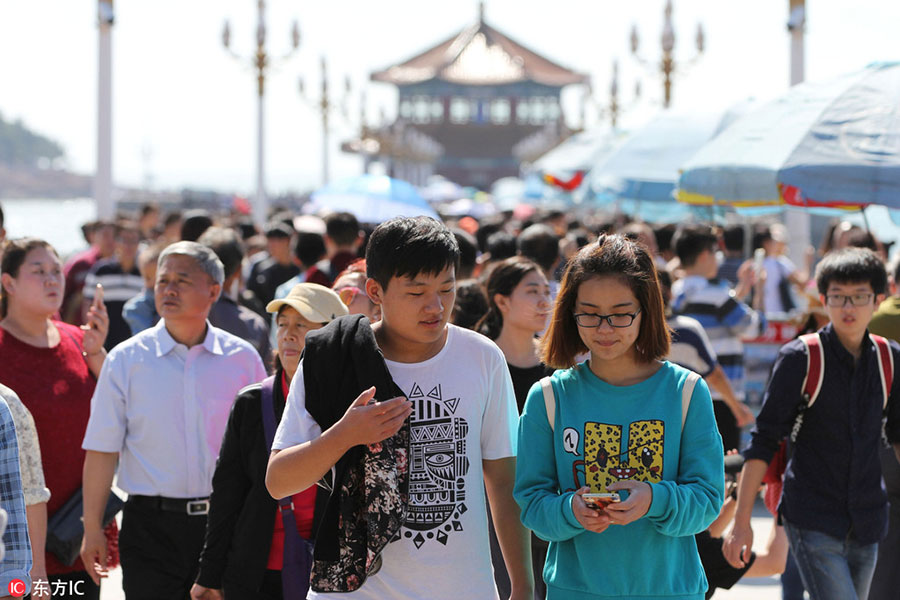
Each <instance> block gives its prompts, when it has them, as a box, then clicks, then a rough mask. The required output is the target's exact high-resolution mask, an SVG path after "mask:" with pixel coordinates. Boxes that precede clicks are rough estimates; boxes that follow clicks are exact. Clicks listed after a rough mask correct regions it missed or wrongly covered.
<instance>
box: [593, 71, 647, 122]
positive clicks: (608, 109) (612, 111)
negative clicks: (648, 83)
mask: <svg viewBox="0 0 900 600" xmlns="http://www.w3.org/2000/svg"><path fill="white" fill-rule="evenodd" d="M640 97H641V85H640V82H637V83H635V87H634V102H637V100H638V99H639V98H640ZM589 104H591V105H593V106H595V108H596V109H597V116H598V119H599V120H601V121H602V120H603V119H605V118H607V117H608V118H609V124H610V127H612V129H616V127H617V125H618V123H619V116H620V115H621V114H622V112H627V110H628V108H629V107H628V106H625V107H623V106H622V104H621V103H620V102H619V61H618V60H613V66H612V76H611V77H610V81H609V101H608V103H607V104H605V105H604V104H603V102H602V101H600V100H597V99H595V98H594V89H593V86H591V83H590V81H588V82H587V83H586V84H585V89H584V95H583V96H582V98H581V128H582V129H586V128H587V107H588V105H589ZM623 109H624V110H623Z"/></svg>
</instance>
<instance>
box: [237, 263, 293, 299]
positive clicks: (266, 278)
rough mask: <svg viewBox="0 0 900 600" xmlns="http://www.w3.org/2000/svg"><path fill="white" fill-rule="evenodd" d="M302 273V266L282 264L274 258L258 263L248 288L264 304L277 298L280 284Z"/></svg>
mask: <svg viewBox="0 0 900 600" xmlns="http://www.w3.org/2000/svg"><path fill="white" fill-rule="evenodd" d="M299 274H300V267H298V266H297V265H294V264H288V265H282V264H281V263H279V262H278V261H276V260H275V259H274V258H271V257H269V258H267V259H265V260H263V261H260V262H258V263H256V265H255V266H254V267H253V270H252V271H251V272H250V278H249V279H248V280H247V289H248V290H250V291H251V292H253V293H254V294H256V297H257V298H259V299H260V301H261V302H262V303H263V306H265V305H266V304H268V303H269V302H271V301H272V300H273V299H274V298H275V290H277V289H278V286H279V285H281V284H282V283H284V282H285V281H287V280H288V279H291V278H292V277H296V276H297V275H299Z"/></svg>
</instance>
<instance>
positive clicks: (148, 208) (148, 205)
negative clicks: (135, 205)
mask: <svg viewBox="0 0 900 600" xmlns="http://www.w3.org/2000/svg"><path fill="white" fill-rule="evenodd" d="M153 212H156V213H158V212H159V204H157V203H156V202H144V203H143V204H141V207H140V209H139V210H138V214H139V215H140V216H142V217H145V216H147V215H149V214H150V213H153Z"/></svg>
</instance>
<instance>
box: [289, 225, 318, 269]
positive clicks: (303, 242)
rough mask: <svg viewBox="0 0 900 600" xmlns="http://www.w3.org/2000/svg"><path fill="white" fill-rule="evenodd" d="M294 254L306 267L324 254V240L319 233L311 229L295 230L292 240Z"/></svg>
mask: <svg viewBox="0 0 900 600" xmlns="http://www.w3.org/2000/svg"><path fill="white" fill-rule="evenodd" d="M294 256H296V257H297V260H299V261H300V264H301V265H303V267H304V268H306V269H308V268H310V267H311V266H313V265H314V264H316V263H317V262H319V261H320V260H322V257H323V256H325V240H324V238H323V237H322V234H321V233H314V232H311V231H300V232H297V239H296V240H294Z"/></svg>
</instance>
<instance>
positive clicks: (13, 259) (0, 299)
mask: <svg viewBox="0 0 900 600" xmlns="http://www.w3.org/2000/svg"><path fill="white" fill-rule="evenodd" d="M37 248H45V249H46V250H47V251H48V252H51V253H52V254H54V255H55V256H56V257H57V258H59V254H57V252H56V249H55V248H53V246H51V245H50V244H49V242H45V241H44V240H41V239H38V238H19V239H16V240H8V241H6V242H5V243H4V244H3V246H2V252H0V274H8V275H9V276H10V277H18V276H19V269H21V268H22V263H24V262H25V258H26V257H27V256H28V253H29V252H31V251H32V250H35V249H37ZM7 311H9V299H8V298H7V297H6V292H5V291H4V290H3V285H2V284H0V319H3V318H6V313H7Z"/></svg>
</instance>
